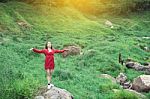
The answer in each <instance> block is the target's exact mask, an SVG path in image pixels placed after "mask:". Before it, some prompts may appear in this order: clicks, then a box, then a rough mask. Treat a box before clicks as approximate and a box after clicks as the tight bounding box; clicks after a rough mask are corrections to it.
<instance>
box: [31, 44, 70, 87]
mask: <svg viewBox="0 0 150 99" xmlns="http://www.w3.org/2000/svg"><path fill="white" fill-rule="evenodd" d="M30 50H33V51H34V52H36V53H42V54H45V64H44V66H45V71H46V74H47V80H48V89H50V88H51V87H52V86H54V85H53V84H51V76H52V73H53V71H54V66H55V64H54V54H55V53H63V52H64V51H68V49H63V50H56V49H53V47H52V44H51V42H47V43H46V44H45V49H42V50H38V49H36V48H31V49H30Z"/></svg>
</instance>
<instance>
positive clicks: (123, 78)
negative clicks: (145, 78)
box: [116, 73, 127, 85]
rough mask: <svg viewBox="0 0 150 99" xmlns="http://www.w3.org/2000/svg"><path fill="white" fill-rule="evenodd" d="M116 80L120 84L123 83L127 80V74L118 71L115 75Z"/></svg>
mask: <svg viewBox="0 0 150 99" xmlns="http://www.w3.org/2000/svg"><path fill="white" fill-rule="evenodd" d="M116 81H117V82H118V83H120V84H121V85H123V84H124V83H125V82H126V81H127V76H126V75H125V74H124V73H120V74H119V75H118V76H117V77H116Z"/></svg>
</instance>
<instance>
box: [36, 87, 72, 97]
mask: <svg viewBox="0 0 150 99" xmlns="http://www.w3.org/2000/svg"><path fill="white" fill-rule="evenodd" d="M34 99H74V98H73V95H72V94H71V93H70V92H68V91H66V90H65V89H61V88H58V87H52V88H51V89H49V90H48V89H47V87H46V86H45V87H42V88H40V89H39V92H38V93H37V94H36V95H35V97H34Z"/></svg>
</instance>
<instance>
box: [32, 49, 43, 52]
mask: <svg viewBox="0 0 150 99" xmlns="http://www.w3.org/2000/svg"><path fill="white" fill-rule="evenodd" d="M31 50H33V51H34V52H36V53H44V50H38V49H36V48H32V49H31Z"/></svg>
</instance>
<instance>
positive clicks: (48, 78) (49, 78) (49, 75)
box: [46, 69, 51, 84]
mask: <svg viewBox="0 0 150 99" xmlns="http://www.w3.org/2000/svg"><path fill="white" fill-rule="evenodd" d="M46 74H47V81H48V84H50V82H51V73H50V70H49V69H47V70H46Z"/></svg>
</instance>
